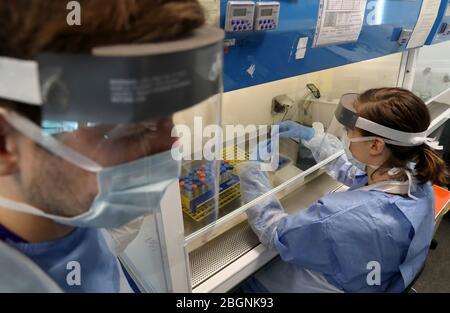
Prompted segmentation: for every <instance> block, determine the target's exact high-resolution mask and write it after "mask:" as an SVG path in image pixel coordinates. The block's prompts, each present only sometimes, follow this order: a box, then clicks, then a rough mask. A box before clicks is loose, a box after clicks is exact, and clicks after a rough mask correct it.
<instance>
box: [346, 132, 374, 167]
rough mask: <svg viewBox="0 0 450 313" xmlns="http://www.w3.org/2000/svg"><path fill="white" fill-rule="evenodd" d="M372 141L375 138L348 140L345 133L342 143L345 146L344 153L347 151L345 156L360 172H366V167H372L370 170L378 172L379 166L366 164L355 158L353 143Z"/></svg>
mask: <svg viewBox="0 0 450 313" xmlns="http://www.w3.org/2000/svg"><path fill="white" fill-rule="evenodd" d="M370 140H373V137H356V138H348V135H347V132H344V135H343V137H342V143H343V145H344V151H345V155H346V156H347V159H348V161H349V162H350V163H352V164H353V165H354V166H356V168H358V169H359V170H361V171H363V172H365V171H366V167H370V168H372V169H374V170H376V169H378V167H379V166H375V165H370V164H366V163H363V162H361V161H359V160H358V159H357V158H355V157H354V156H353V154H352V152H351V151H350V144H351V143H352V142H361V141H370Z"/></svg>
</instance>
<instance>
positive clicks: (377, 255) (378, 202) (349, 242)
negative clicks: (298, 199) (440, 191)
mask: <svg viewBox="0 0 450 313" xmlns="http://www.w3.org/2000/svg"><path fill="white" fill-rule="evenodd" d="M315 140H316V142H315V143H314V145H313V144H311V142H314V140H312V141H311V142H310V149H311V150H312V152H313V155H315V157H316V159H317V160H318V161H320V160H322V159H324V158H326V157H327V156H329V155H330V154H331V153H332V152H335V151H336V148H333V149H330V147H332V146H334V147H337V148H339V147H340V145H339V143H338V142H337V139H334V138H332V136H329V135H327V138H325V139H324V138H321V139H320V140H319V139H318V138H316V139H315ZM327 141H328V142H327ZM330 141H331V143H330ZM327 149H328V150H329V151H328V152H327ZM320 154H322V155H320ZM256 163H257V162H254V163H253V164H252V163H247V164H246V165H244V166H243V167H241V168H240V169H239V171H240V176H241V192H242V196H243V199H244V201H245V202H250V201H251V200H253V199H255V198H257V197H258V196H260V195H262V194H264V193H265V192H267V191H268V190H270V184H269V183H268V179H267V175H266V174H265V173H263V172H261V171H260V169H259V167H258V165H257V164H256ZM328 173H329V174H330V175H331V176H332V177H334V178H335V179H337V180H338V181H340V182H342V183H344V184H346V185H348V186H350V189H349V190H348V191H345V192H335V193H331V194H328V195H326V196H324V197H322V198H320V199H319V200H318V201H317V202H316V203H314V204H312V205H311V206H310V207H309V208H306V209H304V210H300V211H299V212H298V213H297V214H295V215H287V214H285V213H284V210H283V208H282V206H281V204H280V203H279V201H278V200H277V199H275V198H273V197H272V198H270V197H269V198H267V199H266V200H263V201H260V203H259V204H257V205H255V206H254V207H252V208H250V209H249V210H248V211H247V214H248V217H249V222H250V225H251V226H252V228H253V230H254V231H255V233H256V234H257V235H258V236H259V238H260V240H261V242H262V243H263V244H265V245H266V246H268V247H269V248H272V249H275V250H276V251H278V252H279V254H280V257H281V259H282V260H283V261H284V262H288V263H289V265H290V268H289V270H291V271H294V273H291V274H290V275H286V273H288V272H287V271H286V270H281V269H282V268H283V267H279V268H280V270H279V273H277V271H270V270H268V272H270V274H271V275H272V277H271V278H268V279H266V280H265V283H266V285H264V288H265V289H266V290H268V291H271V286H270V285H267V282H268V281H271V280H272V281H275V280H278V282H279V283H280V282H281V284H283V283H284V284H285V286H286V289H285V290H284V291H286V292H296V291H297V290H296V289H295V287H292V289H289V288H291V287H290V286H295V285H296V283H295V282H290V281H289V280H291V279H295V278H296V277H303V276H305V274H304V273H305V270H306V271H307V273H310V271H311V272H314V273H320V274H321V277H325V279H326V281H327V282H328V283H329V284H331V285H332V286H334V287H336V288H337V289H338V290H342V291H344V292H402V291H403V290H404V289H405V287H406V286H408V285H409V284H410V283H411V282H412V280H413V279H414V277H415V276H416V274H417V273H418V272H419V271H420V269H421V268H422V266H423V264H424V261H425V258H426V256H427V253H428V248H429V245H430V243H431V240H432V234H433V228H434V193H433V189H432V186H431V184H430V183H426V184H417V185H416V186H415V191H414V192H413V196H415V197H416V198H417V200H415V199H412V198H410V197H408V196H407V195H398V194H391V193H386V192H382V191H376V190H369V191H363V190H358V188H360V187H363V186H365V185H366V184H367V181H368V178H367V175H366V174H365V173H364V172H361V171H359V170H358V169H356V167H354V166H353V165H352V164H351V163H350V162H348V160H347V158H346V157H345V155H342V156H340V157H338V158H337V159H336V160H334V161H333V162H331V164H330V165H329V167H328ZM373 262H378V264H379V265H380V266H379V269H380V274H381V280H380V283H379V284H372V283H370V284H369V283H368V276H369V275H370V272H371V271H372V269H373V268H372V267H371V264H374V263H373ZM295 271H297V272H298V273H299V275H296V274H295ZM298 283H299V284H301V282H298ZM306 289H307V288H306ZM259 290H261V288H259ZM277 290H280V289H279V288H278V289H277ZM311 290H314V289H311Z"/></svg>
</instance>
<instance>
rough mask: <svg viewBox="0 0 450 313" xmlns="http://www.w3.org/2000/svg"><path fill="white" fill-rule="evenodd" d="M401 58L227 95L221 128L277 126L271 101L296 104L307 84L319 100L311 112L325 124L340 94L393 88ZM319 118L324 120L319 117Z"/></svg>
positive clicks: (292, 115)
mask: <svg viewBox="0 0 450 313" xmlns="http://www.w3.org/2000/svg"><path fill="white" fill-rule="evenodd" d="M401 57H402V56H401V53H396V54H392V55H388V56H384V57H381V58H376V59H372V60H369V61H363V62H359V63H353V64H349V65H345V66H341V67H337V68H332V69H328V70H323V71H319V72H314V73H310V74H305V75H300V76H296V77H292V78H287V79H283V80H278V81H274V82H270V83H266V84H262V85H257V86H253V87H248V88H243V89H239V90H235V91H230V92H227V93H225V94H224V96H223V114H222V117H223V124H224V125H228V124H243V125H248V124H256V125H260V124H271V123H273V122H278V121H280V120H281V119H282V118H283V115H284V114H279V115H276V116H273V115H272V114H271V106H272V99H273V98H274V97H275V96H278V95H282V94H286V95H287V96H289V97H290V98H291V99H292V100H294V101H295V103H296V104H299V103H301V102H302V100H303V99H305V98H306V97H307V96H308V95H309V92H308V90H307V88H306V84H308V83H313V84H315V85H316V86H317V88H319V90H320V92H321V96H322V97H321V99H320V102H319V105H320V108H319V107H317V106H316V107H315V108H311V109H312V110H314V112H315V113H316V116H317V117H318V118H316V119H319V120H320V119H322V118H323V119H325V120H324V122H326V121H327V120H329V119H330V118H331V117H332V112H333V111H334V109H333V108H334V105H335V104H337V101H338V99H339V98H340V96H341V95H342V94H344V93H349V92H362V91H364V90H366V89H369V88H375V87H384V86H396V85H397V80H398V75H399V71H400V63H401ZM309 98H310V97H309ZM309 98H308V99H309ZM313 106H314V103H313ZM332 107H333V108H332ZM327 108H329V110H327ZM296 110H297V108H293V109H292V110H291V112H288V113H287V115H286V116H285V118H286V119H287V118H295V117H296V116H297V115H298V114H299V112H298V110H297V111H296ZM300 113H301V112H300ZM321 114H322V115H325V116H320V115H321Z"/></svg>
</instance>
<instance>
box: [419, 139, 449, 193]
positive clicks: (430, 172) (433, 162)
mask: <svg viewBox="0 0 450 313" xmlns="http://www.w3.org/2000/svg"><path fill="white" fill-rule="evenodd" d="M417 157H418V159H417V163H416V171H417V174H416V177H417V179H419V181H421V182H427V181H431V182H432V183H433V184H436V185H439V186H446V185H447V184H448V183H449V178H450V176H449V172H448V169H447V165H446V164H445V161H444V160H443V159H442V158H441V157H440V156H439V155H438V154H437V153H436V152H435V151H434V150H432V149H431V148H430V147H428V146H426V145H423V146H422V147H420V151H419V153H418V156H417Z"/></svg>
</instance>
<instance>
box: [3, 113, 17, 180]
mask: <svg viewBox="0 0 450 313" xmlns="http://www.w3.org/2000/svg"><path fill="white" fill-rule="evenodd" d="M17 139H18V136H17V132H16V131H15V130H14V129H13V128H12V127H11V126H10V125H9V124H8V122H6V120H5V119H4V118H3V116H2V115H1V114H0V176H8V175H11V174H14V173H16V172H17V170H18V159H19V158H18V145H17Z"/></svg>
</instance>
